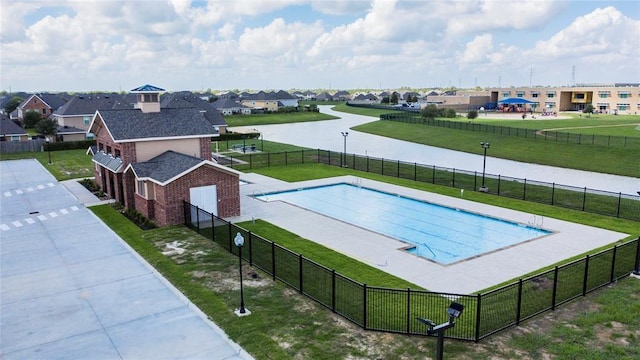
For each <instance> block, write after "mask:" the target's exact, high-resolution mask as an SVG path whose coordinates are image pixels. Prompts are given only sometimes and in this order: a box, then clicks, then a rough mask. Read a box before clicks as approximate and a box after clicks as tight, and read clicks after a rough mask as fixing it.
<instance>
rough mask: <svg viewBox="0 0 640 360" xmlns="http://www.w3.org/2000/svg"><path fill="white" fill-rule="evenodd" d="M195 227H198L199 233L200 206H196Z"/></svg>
mask: <svg viewBox="0 0 640 360" xmlns="http://www.w3.org/2000/svg"><path fill="white" fill-rule="evenodd" d="M196 229H198V231H197V232H198V234H200V208H199V207H197V206H196Z"/></svg>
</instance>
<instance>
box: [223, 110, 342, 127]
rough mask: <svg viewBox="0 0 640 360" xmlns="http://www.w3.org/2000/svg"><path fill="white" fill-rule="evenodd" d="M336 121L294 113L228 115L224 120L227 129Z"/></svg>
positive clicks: (321, 116) (324, 117)
mask: <svg viewBox="0 0 640 360" xmlns="http://www.w3.org/2000/svg"><path fill="white" fill-rule="evenodd" d="M331 119H337V118H336V117H335V116H331V115H327V114H322V113H317V112H304V111H302V112H294V113H277V114H253V115H229V116H225V117H224V120H225V121H226V122H227V125H228V126H229V127H234V126H257V125H271V124H288V123H296V122H306V121H320V120H331Z"/></svg>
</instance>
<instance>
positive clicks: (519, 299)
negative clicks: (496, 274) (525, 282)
mask: <svg viewBox="0 0 640 360" xmlns="http://www.w3.org/2000/svg"><path fill="white" fill-rule="evenodd" d="M521 308H522V279H519V280H518V306H517V308H516V325H520V314H521Z"/></svg>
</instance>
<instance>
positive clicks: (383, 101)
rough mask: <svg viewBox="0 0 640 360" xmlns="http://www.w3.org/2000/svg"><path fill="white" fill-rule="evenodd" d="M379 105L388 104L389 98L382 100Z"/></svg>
mask: <svg viewBox="0 0 640 360" xmlns="http://www.w3.org/2000/svg"><path fill="white" fill-rule="evenodd" d="M380 103H381V104H389V97H388V96H385V97H383V98H382V100H381V101H380Z"/></svg>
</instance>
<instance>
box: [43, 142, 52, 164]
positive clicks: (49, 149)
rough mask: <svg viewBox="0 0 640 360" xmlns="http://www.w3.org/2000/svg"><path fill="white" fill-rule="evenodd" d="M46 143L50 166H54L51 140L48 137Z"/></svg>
mask: <svg viewBox="0 0 640 360" xmlns="http://www.w3.org/2000/svg"><path fill="white" fill-rule="evenodd" d="M44 141H45V142H46V143H47V153H48V154H49V165H51V164H52V162H51V139H50V138H49V137H48V136H47V137H45V138H44Z"/></svg>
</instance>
